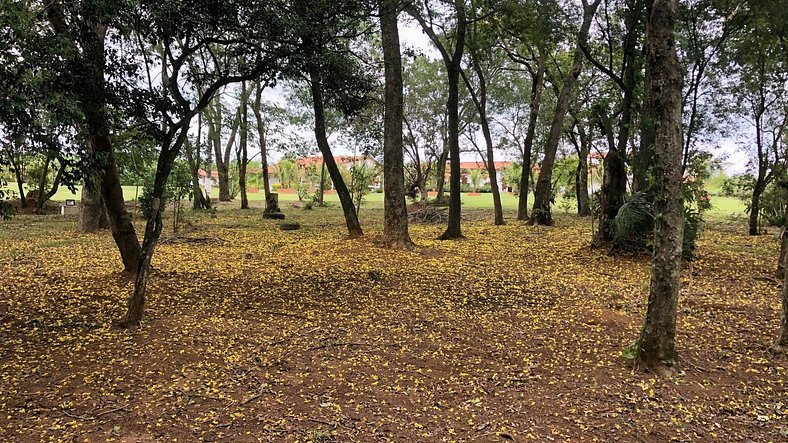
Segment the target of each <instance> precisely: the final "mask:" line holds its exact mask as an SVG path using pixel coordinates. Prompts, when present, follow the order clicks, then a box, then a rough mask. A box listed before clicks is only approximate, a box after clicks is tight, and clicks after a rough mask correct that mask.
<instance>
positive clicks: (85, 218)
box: [78, 173, 109, 233]
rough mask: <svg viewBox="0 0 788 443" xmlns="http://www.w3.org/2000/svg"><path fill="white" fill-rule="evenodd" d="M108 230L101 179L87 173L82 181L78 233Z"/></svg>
mask: <svg viewBox="0 0 788 443" xmlns="http://www.w3.org/2000/svg"><path fill="white" fill-rule="evenodd" d="M108 228H109V217H108V216H107V208H106V206H105V205H104V198H103V197H102V196H101V177H99V176H97V175H95V174H93V173H88V174H87V176H86V177H85V180H84V181H83V185H82V193H81V197H80V202H79V229H78V230H79V232H84V233H90V232H98V231H100V230H102V229H108Z"/></svg>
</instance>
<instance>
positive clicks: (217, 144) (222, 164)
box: [212, 95, 241, 201]
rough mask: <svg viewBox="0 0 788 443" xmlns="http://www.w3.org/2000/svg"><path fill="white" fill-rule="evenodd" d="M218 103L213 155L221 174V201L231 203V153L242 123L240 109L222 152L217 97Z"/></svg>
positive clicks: (214, 117)
mask: <svg viewBox="0 0 788 443" xmlns="http://www.w3.org/2000/svg"><path fill="white" fill-rule="evenodd" d="M216 100H217V103H216V105H215V109H214V112H213V122H212V129H213V151H214V152H213V153H214V156H215V157H216V171H217V172H218V173H219V200H220V201H230V200H231V196H230V151H231V150H232V146H233V142H235V136H236V134H237V133H238V127H239V126H240V122H241V113H240V108H239V110H238V111H239V112H236V114H235V118H234V119H233V125H232V127H231V129H230V138H229V139H227V144H226V145H225V146H224V150H222V105H221V102H220V101H219V100H220V98H219V96H218V95H217V96H216Z"/></svg>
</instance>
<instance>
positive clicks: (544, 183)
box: [531, 0, 601, 225]
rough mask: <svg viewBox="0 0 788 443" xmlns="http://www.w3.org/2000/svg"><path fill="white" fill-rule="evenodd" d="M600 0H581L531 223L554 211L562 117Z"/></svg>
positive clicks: (545, 221) (548, 219) (547, 220)
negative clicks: (580, 21)
mask: <svg viewBox="0 0 788 443" xmlns="http://www.w3.org/2000/svg"><path fill="white" fill-rule="evenodd" d="M600 2H601V0H594V2H593V3H591V4H588V3H587V1H586V0H583V24H582V25H581V26H580V31H579V32H578V34H577V44H576V47H575V50H574V54H573V55H572V69H571V70H570V72H569V75H568V76H567V77H566V78H565V79H564V84H563V86H562V87H561V92H560V93H559V94H558V101H557V103H556V106H555V114H554V115H553V121H552V123H551V125H550V135H549V137H548V139H547V144H546V145H545V152H544V159H543V160H542V166H541V168H540V169H539V178H538V179H537V180H536V191H535V192H534V207H533V210H532V211H531V222H532V223H536V224H540V225H552V224H553V215H552V212H551V210H550V205H551V199H552V195H553V189H552V177H553V166H554V165H555V156H556V153H557V151H558V142H559V141H560V140H561V131H562V130H563V126H564V117H566V112H567V110H568V109H569V99H570V97H571V94H572V91H573V90H574V87H575V83H576V82H577V78H578V77H579V76H580V71H581V70H582V68H583V58H584V55H583V51H582V49H581V48H582V47H583V46H585V45H586V42H587V41H588V30H589V28H590V27H591V22H592V21H593V19H594V14H596V10H597V7H598V6H599V3H600Z"/></svg>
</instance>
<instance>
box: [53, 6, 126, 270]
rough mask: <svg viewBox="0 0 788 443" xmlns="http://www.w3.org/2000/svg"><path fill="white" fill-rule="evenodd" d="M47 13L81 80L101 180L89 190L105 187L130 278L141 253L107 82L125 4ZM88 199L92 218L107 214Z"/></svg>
mask: <svg viewBox="0 0 788 443" xmlns="http://www.w3.org/2000/svg"><path fill="white" fill-rule="evenodd" d="M45 7H46V16H47V18H48V20H49V23H50V25H51V27H52V29H53V30H54V32H55V34H56V35H57V36H58V37H59V38H60V41H61V42H62V44H64V45H65V47H66V48H67V51H65V52H63V53H62V54H61V55H59V56H65V57H66V58H67V59H68V61H69V63H67V66H71V67H72V71H71V72H70V73H69V75H70V76H71V77H72V78H79V81H78V82H75V84H74V85H73V90H72V92H73V93H74V95H75V96H76V98H77V102H78V103H79V104H80V107H81V110H82V113H83V114H84V118H85V128H86V131H87V138H88V142H89V143H88V145H89V152H90V153H91V155H92V157H93V158H94V160H95V161H94V162H93V168H92V169H93V171H95V173H94V174H95V175H91V176H89V178H88V180H87V182H86V186H85V188H83V189H89V190H92V189H93V187H92V185H93V184H94V183H95V182H100V190H101V199H103V203H104V206H105V207H106V209H107V215H108V218H109V222H110V227H111V228H112V237H113V238H114V239H115V244H116V245H117V246H118V250H119V251H120V255H121V259H122V260H123V267H124V269H125V270H126V271H128V272H134V271H135V270H136V269H137V265H138V264H139V260H140V254H141V247H140V244H139V240H137V234H136V231H135V230H134V225H133V224H132V221H131V215H130V214H129V213H128V211H127V210H126V203H125V200H124V199H123V188H121V186H120V179H119V178H118V170H117V165H116V163H115V153H114V151H113V149H112V138H111V136H110V133H111V130H112V126H111V123H110V119H109V115H108V109H107V107H108V104H109V102H110V101H111V98H113V97H112V94H111V91H110V90H109V89H108V85H107V82H106V80H105V75H107V54H108V53H110V54H113V55H116V54H117V53H118V52H117V51H108V50H107V48H106V40H107V30H108V29H109V28H110V26H118V23H117V21H118V18H119V17H120V16H121V15H122V14H121V13H120V12H121V8H122V7H123V4H122V3H120V2H109V3H106V4H101V5H98V4H96V3H94V2H92V1H88V0H86V1H78V2H68V3H65V2H60V1H58V0H53V1H49V2H46V3H45ZM53 57H54V55H53ZM110 62H111V66H112V67H113V69H118V68H120V69H126V64H125V63H123V62H122V61H119V60H115V59H112V60H110ZM114 98H115V99H117V97H114ZM93 177H95V179H94V178H93ZM99 178H100V180H99ZM86 197H88V195H85V193H84V192H83V198H85V199H86V200H85V201H86V202H91V203H93V207H94V209H93V210H91V212H90V214H91V215H92V216H93V217H100V214H101V211H100V210H99V209H96V208H100V207H101V206H100V205H101V203H99V202H98V201H97V200H98V198H93V197H92V196H91V197H90V198H86ZM84 225H85V226H88V225H89V226H91V227H92V226H101V223H100V222H96V221H95V220H93V221H92V222H91V223H85V224H84Z"/></svg>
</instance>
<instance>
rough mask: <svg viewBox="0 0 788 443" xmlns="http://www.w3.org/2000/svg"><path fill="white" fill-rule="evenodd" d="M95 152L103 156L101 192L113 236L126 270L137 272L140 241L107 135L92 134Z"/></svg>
mask: <svg viewBox="0 0 788 443" xmlns="http://www.w3.org/2000/svg"><path fill="white" fill-rule="evenodd" d="M90 144H91V147H92V150H93V152H96V153H98V154H99V155H101V156H102V157H103V158H104V162H103V165H102V172H101V195H102V197H103V200H104V205H105V206H106V208H107V215H108V218H109V224H110V228H111V229H112V237H113V238H114V239H115V244H116V245H117V246H118V250H119V251H120V256H121V259H122V260H123V269H124V270H125V271H126V272H132V273H133V272H136V270H137V265H138V263H139V260H140V254H141V249H140V243H139V240H138V239H137V233H136V231H135V230H134V224H132V221H131V214H129V213H128V211H127V210H126V202H125V201H124V199H123V188H122V187H121V186H120V180H119V179H118V168H117V166H116V164H115V154H114V153H113V151H112V142H111V140H110V138H109V136H108V135H106V136H100V135H93V136H91V137H90Z"/></svg>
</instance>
